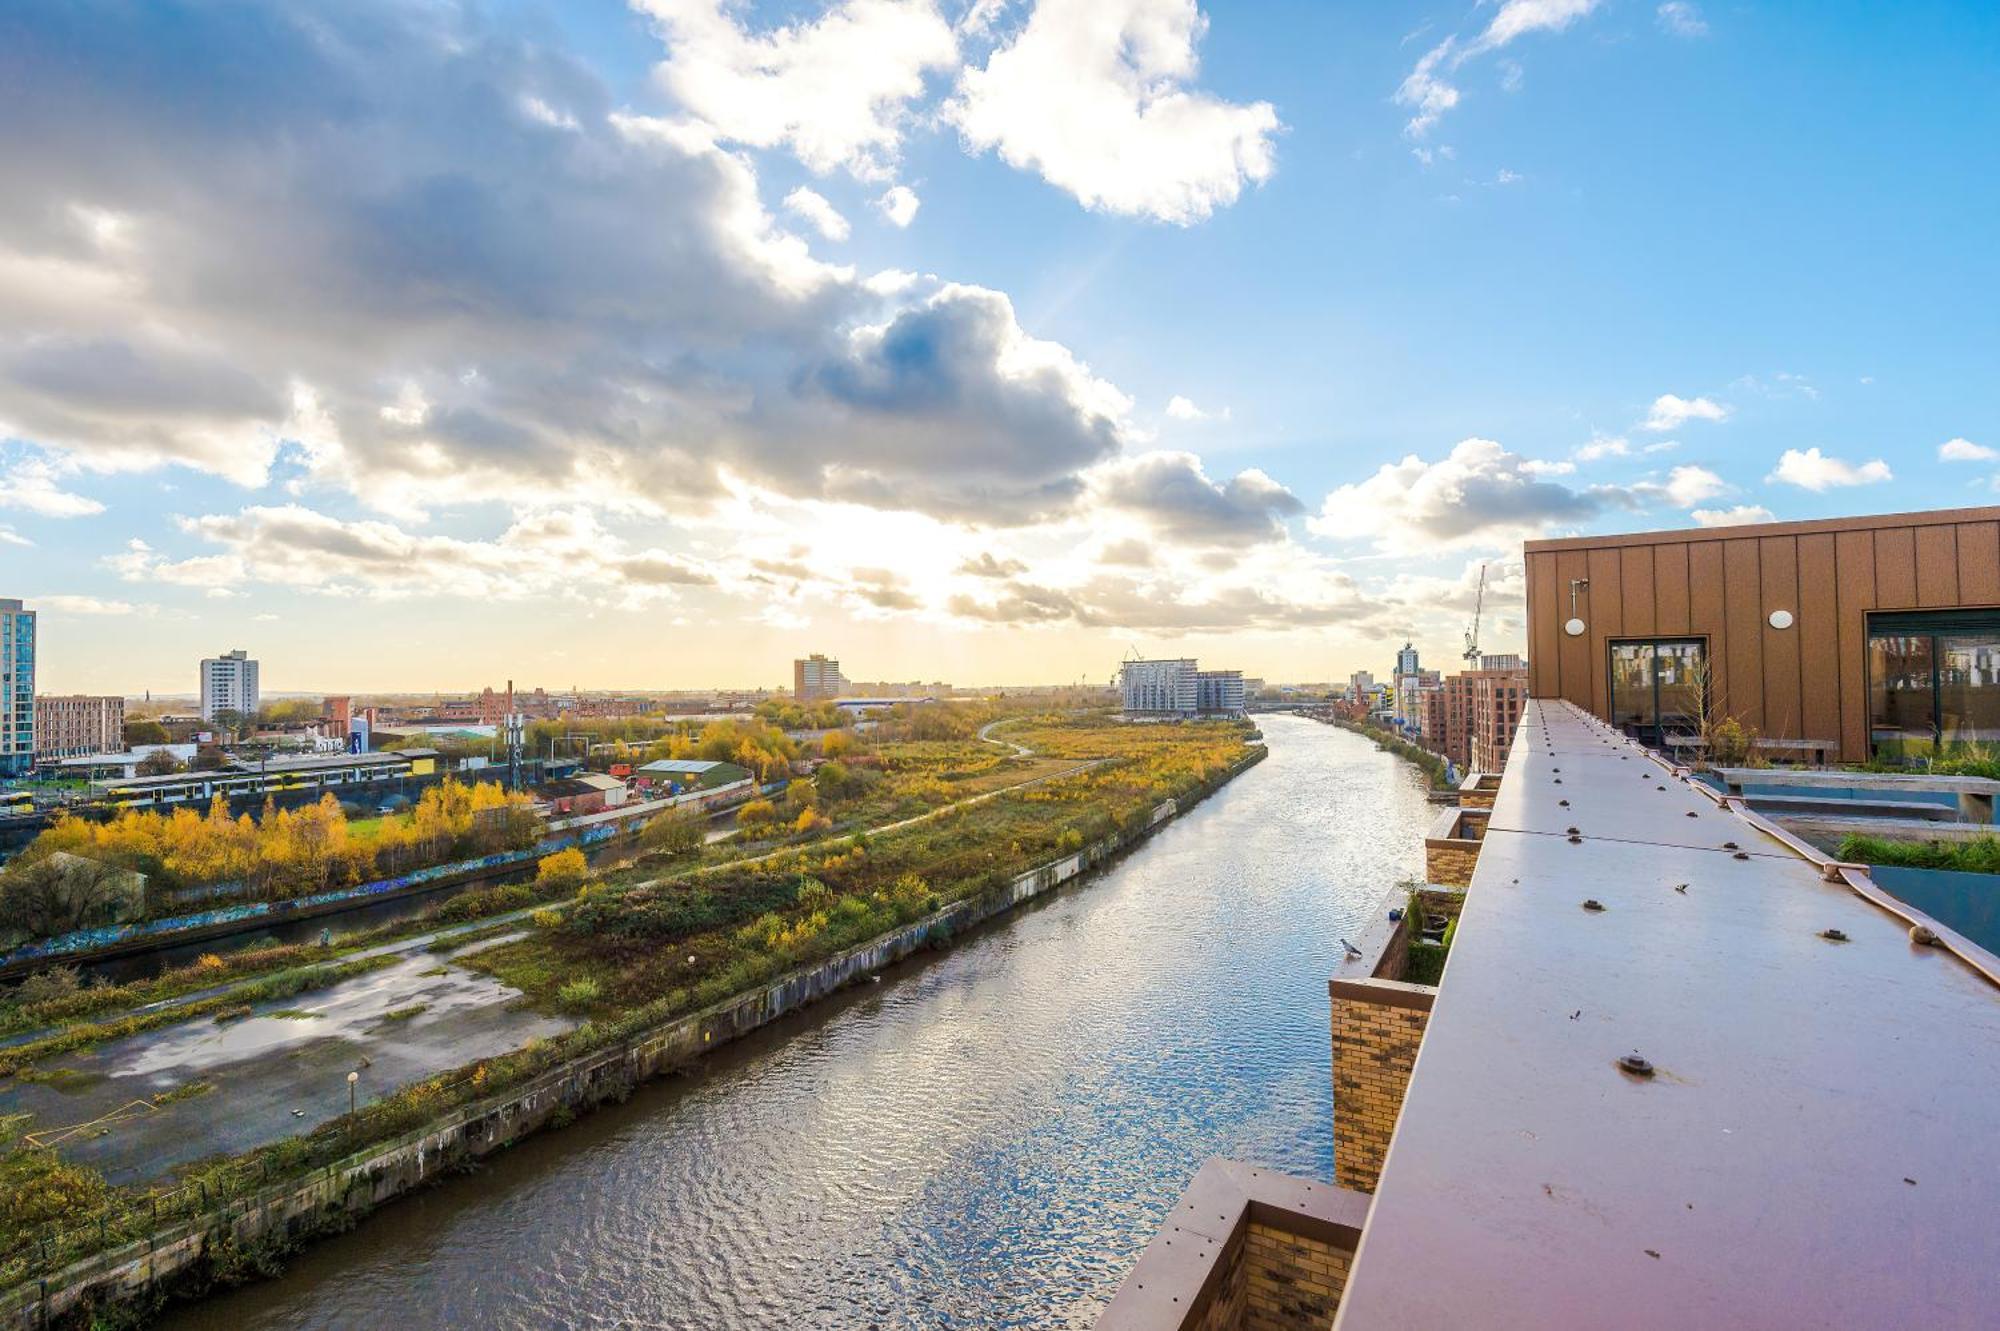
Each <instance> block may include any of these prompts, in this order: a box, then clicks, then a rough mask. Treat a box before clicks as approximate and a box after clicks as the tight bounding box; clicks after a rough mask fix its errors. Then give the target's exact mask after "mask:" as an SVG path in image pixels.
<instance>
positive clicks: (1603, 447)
mask: <svg viewBox="0 0 2000 1331" xmlns="http://www.w3.org/2000/svg"><path fill="white" fill-rule="evenodd" d="M1631 452H1632V446H1631V445H1630V444H1628V443H1627V442H1626V441H1625V440H1623V439H1609V438H1605V437H1604V436H1601V435H1600V436H1598V437H1596V438H1594V439H1592V440H1591V441H1590V442H1589V443H1587V444H1585V445H1584V446H1583V447H1581V448H1579V449H1577V450H1576V460H1577V461H1578V462H1597V461H1600V460H1601V459H1604V458H1622V457H1626V456H1629V455H1630V454H1631Z"/></svg>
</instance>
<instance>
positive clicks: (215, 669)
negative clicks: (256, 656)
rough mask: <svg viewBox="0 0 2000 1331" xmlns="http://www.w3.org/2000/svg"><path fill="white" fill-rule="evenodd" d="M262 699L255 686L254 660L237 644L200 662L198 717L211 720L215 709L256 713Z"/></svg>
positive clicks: (255, 668) (246, 714)
mask: <svg viewBox="0 0 2000 1331" xmlns="http://www.w3.org/2000/svg"><path fill="white" fill-rule="evenodd" d="M261 701H262V694H261V693H260V692H259V691H258V687H257V663H256V662H255V661H253V660H251V659H250V654H249V653H248V652H246V651H244V650H243V649H242V648H241V647H238V648H237V649H236V650H234V651H230V652H224V653H223V654H222V655H221V656H210V657H206V658H204V659H203V660H202V663H201V719H202V720H204V721H213V720H214V719H215V716H216V713H218V712H235V713H237V714H239V715H241V716H255V715H256V714H257V708H258V706H259V705H260V703H261Z"/></svg>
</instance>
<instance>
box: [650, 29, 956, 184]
mask: <svg viewBox="0 0 2000 1331" xmlns="http://www.w3.org/2000/svg"><path fill="white" fill-rule="evenodd" d="M635 5H636V7H637V8H638V9H639V10H641V11H642V12H644V13H646V14H648V15H650V16H651V17H652V18H653V20H654V23H655V25H656V26H657V28H658V30H659V33H660V36H661V38H662V40H664V41H665V43H666V45H667V58H666V59H665V60H664V61H662V62H661V63H660V65H659V66H658V68H657V70H656V75H657V77H658V80H659V82H660V85H661V86H662V87H663V88H664V89H665V90H666V91H667V93H669V94H670V95H671V96H672V97H673V98H674V99H675V100H676V101H677V102H679V103H680V104H681V105H682V106H684V107H686V108H687V110H688V111H689V113H690V114H692V115H693V116H695V117H697V118H699V119H700V120H701V121H703V122H705V123H706V124H708V125H710V126H712V127H713V128H714V131H715V133H716V134H717V135H718V136H719V137H721V138H723V139H726V140H728V141H730V142H733V143H742V144H747V145H749V146H752V147H757V148H773V147H784V148H788V149H790V150H791V152H792V153H794V154H795V155H796V156H797V157H798V159H799V160H800V161H801V162H803V163H805V165H806V166H808V167H810V168H811V169H812V170H814V171H818V172H827V171H832V170H836V169H841V168H844V169H846V170H847V171H849V172H851V173H853V174H854V175H856V176H859V177H861V178H863V179H869V180H875V179H883V178H886V177H887V176H888V175H889V174H890V172H892V171H893V170H894V167H895V163H896V160H897V157H898V155H899V152H900V148H901V144H902V137H903V130H904V127H905V125H906V124H907V122H908V121H909V119H910V117H911V114H912V112H911V104H912V103H913V102H915V101H916V100H917V99H919V98H920V97H922V96H923V93H924V79H925V76H926V75H928V74H930V73H932V72H934V71H938V70H946V69H950V68H953V67H954V66H955V65H956V64H957V62H958V39H957V37H956V36H955V35H954V34H953V32H952V30H951V25H950V24H948V23H946V22H945V20H944V18H943V16H942V15H941V14H939V13H938V11H937V6H936V5H935V4H933V3H931V2H930V0H844V2H843V3H839V4H835V5H832V6H831V7H829V8H828V9H827V10H826V12H825V13H823V14H821V15H820V16H819V17H818V18H816V19H813V20H811V21H810V22H803V21H802V22H798V23H792V24H787V25H785V26H783V27H779V28H774V29H772V30H770V31H768V32H755V33H753V32H751V31H749V30H747V29H746V28H745V27H744V26H743V24H742V23H741V22H739V21H738V20H737V18H736V16H735V14H734V13H732V12H731V11H734V10H736V9H738V6H736V5H733V4H726V3H724V0H635Z"/></svg>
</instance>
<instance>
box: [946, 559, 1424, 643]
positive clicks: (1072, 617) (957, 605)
mask: <svg viewBox="0 0 2000 1331" xmlns="http://www.w3.org/2000/svg"><path fill="white" fill-rule="evenodd" d="M949 608H950V610H951V612H952V613H953V614H955V615H958V616H960V617H961V618H965V619H971V620H977V621H980V622H982V623H988V624H1011V625H1038V624H1040V625H1052V624H1074V625H1080V626H1082V627H1085V628H1122V629H1143V630H1156V631H1160V632H1168V633H1225V632H1231V631H1238V630H1245V629H1267V630H1287V629H1298V628H1322V627H1328V626H1332V625H1363V624H1367V623H1371V622H1375V621H1378V620H1379V619H1381V617H1382V616H1383V614H1384V613H1385V607H1384V606H1383V605H1382V604H1381V603H1380V602H1378V601H1375V600H1372V599H1371V598H1369V597H1367V596H1365V595H1363V594H1362V593H1361V591H1360V589H1359V588H1356V587H1354V586H1353V585H1352V584H1348V585H1346V586H1344V587H1341V588H1338V589H1336V590H1335V591H1334V594H1332V595H1329V596H1327V597H1326V598H1325V599H1317V600H1305V601H1296V600H1289V599H1286V598H1284V597H1280V596H1275V595H1273V594H1271V593H1269V592H1267V591H1265V590H1264V589H1262V588H1259V587H1254V586H1247V585H1242V584H1236V585H1231V586H1225V587H1221V588H1218V589H1216V590H1214V591H1213V592H1210V593H1208V594H1205V595H1201V596H1198V597H1183V596H1181V595H1178V594H1176V592H1175V591H1174V590H1173V589H1171V588H1168V587H1164V586H1160V585H1157V584H1152V583H1147V582H1144V581H1141V580H1139V579H1136V578H1131V577H1124V576H1118V575H1108V574H1107V575H1104V576H1100V577H1096V578H1093V579H1091V580H1089V581H1088V582H1086V583H1084V584H1083V585H1081V586H1078V587H1048V586H1041V585H1038V584H1035V583H1029V582H1010V583H1006V584H1004V585H1003V586H1002V587H1000V588H999V589H998V591H997V592H996V593H995V594H993V595H991V596H987V597H978V596H971V595H961V596H954V597H953V598H951V601H950V603H949Z"/></svg>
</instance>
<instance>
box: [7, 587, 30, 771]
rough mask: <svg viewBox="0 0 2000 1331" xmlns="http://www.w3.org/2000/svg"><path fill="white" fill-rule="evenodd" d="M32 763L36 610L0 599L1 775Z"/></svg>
mask: <svg viewBox="0 0 2000 1331" xmlns="http://www.w3.org/2000/svg"><path fill="white" fill-rule="evenodd" d="M34 764H35V612H34V611H32V610H30V609H28V608H27V607H26V606H24V605H22V604H21V603H20V602H19V601H18V600H0V776H19V775H21V774H22V773H24V772H26V771H27V770H28V769H29V768H31V767H33V766H34Z"/></svg>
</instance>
